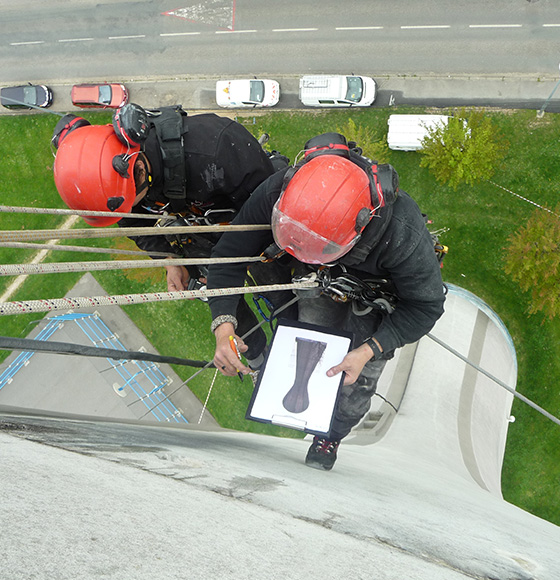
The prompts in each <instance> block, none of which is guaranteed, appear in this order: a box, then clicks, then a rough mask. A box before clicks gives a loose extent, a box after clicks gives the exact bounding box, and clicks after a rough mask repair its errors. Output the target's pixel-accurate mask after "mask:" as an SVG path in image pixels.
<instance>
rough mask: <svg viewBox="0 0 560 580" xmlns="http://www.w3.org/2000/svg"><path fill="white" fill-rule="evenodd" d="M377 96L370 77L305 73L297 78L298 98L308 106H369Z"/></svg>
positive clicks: (375, 84) (374, 83)
mask: <svg viewBox="0 0 560 580" xmlns="http://www.w3.org/2000/svg"><path fill="white" fill-rule="evenodd" d="M376 96H377V83H376V82H375V81H374V80H373V79H372V78H371V77H363V76H356V75H348V76H347V75H305V76H303V77H301V78H300V79H299V98H300V101H301V102H302V103H303V104H304V105H307V106H308V107H369V106H370V105H371V104H372V103H373V101H375V97H376Z"/></svg>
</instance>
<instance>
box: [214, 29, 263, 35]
mask: <svg viewBox="0 0 560 580" xmlns="http://www.w3.org/2000/svg"><path fill="white" fill-rule="evenodd" d="M247 32H258V30H216V31H215V32H214V34H245V33H247Z"/></svg>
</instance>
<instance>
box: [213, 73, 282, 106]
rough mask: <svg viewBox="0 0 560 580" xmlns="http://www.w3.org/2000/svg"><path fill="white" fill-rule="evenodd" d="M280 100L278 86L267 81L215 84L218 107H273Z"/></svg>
mask: <svg viewBox="0 0 560 580" xmlns="http://www.w3.org/2000/svg"><path fill="white" fill-rule="evenodd" d="M279 99H280V85H279V84H278V83H277V82H276V81H271V80H269V79H236V80H232V81H218V82H217V83H216V102H217V103H218V105H219V106H220V107H226V108H230V107H274V105H276V103H278V100H279Z"/></svg>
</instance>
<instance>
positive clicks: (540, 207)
mask: <svg viewBox="0 0 560 580" xmlns="http://www.w3.org/2000/svg"><path fill="white" fill-rule="evenodd" d="M489 183H491V184H492V185H495V186H496V187H499V188H500V189H503V190H504V191H507V192H508V193H511V195H513V196H515V197H517V198H519V199H521V200H523V201H526V202H527V203H530V204H531V205H534V206H535V207H538V208H539V209H542V210H544V211H547V212H548V213H551V214H552V215H555V216H556V217H560V215H558V214H557V213H555V212H553V211H552V210H550V209H548V208H547V207H544V206H542V205H539V204H538V203H536V202H534V201H531V200H530V199H528V198H526V197H523V196H522V195H519V194H518V193H515V191H511V189H507V187H504V186H503V185H500V184H499V183H495V182H494V181H489Z"/></svg>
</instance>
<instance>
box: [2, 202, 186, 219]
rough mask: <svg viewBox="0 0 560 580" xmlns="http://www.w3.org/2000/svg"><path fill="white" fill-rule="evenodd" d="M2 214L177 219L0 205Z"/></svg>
mask: <svg viewBox="0 0 560 580" xmlns="http://www.w3.org/2000/svg"><path fill="white" fill-rule="evenodd" d="M0 212H4V213H32V214H46V215H77V216H84V217H118V218H129V217H130V218H134V219H149V220H155V219H162V218H165V217H170V218H172V219H175V216H165V215H161V214H145V213H125V212H118V211H93V210H80V209H55V208H46V207H17V206H15V205H0Z"/></svg>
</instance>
